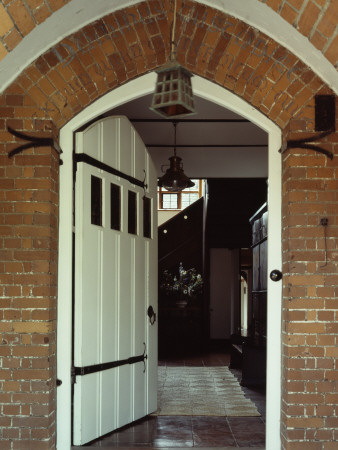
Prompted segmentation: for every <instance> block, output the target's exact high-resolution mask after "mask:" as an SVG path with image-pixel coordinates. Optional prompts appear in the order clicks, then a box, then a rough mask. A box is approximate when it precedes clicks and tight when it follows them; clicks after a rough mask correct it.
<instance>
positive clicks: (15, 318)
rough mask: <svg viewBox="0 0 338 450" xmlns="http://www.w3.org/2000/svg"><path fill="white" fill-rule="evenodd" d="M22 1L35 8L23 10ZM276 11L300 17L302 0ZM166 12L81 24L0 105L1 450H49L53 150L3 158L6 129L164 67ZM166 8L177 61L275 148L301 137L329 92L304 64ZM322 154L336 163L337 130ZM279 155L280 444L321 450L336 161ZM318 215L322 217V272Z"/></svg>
mask: <svg viewBox="0 0 338 450" xmlns="http://www.w3.org/2000/svg"><path fill="white" fill-rule="evenodd" d="M16 3H17V2H11V5H15V4H16ZM33 3H34V5H35V9H36V8H38V5H40V3H39V2H28V1H26V6H27V5H29V4H30V5H31V7H33V6H34V5H33ZM45 3H46V4H47V2H45ZM60 3H61V2H60ZM267 3H268V4H269V6H271V7H272V8H274V9H276V8H277V9H278V8H280V6H281V2H280V1H275V2H273V1H271V2H270V1H268V2H267ZM288 3H289V5H288V6H290V7H291V9H296V10H299V11H300V7H301V2H293V1H289V2H288ZM310 3H312V2H310ZM42 4H43V2H41V7H42ZM48 4H49V5H50V4H51V2H50V1H49V2H48ZM55 4H57V2H55ZM278 5H279V6H278ZM283 5H284V6H283V8H282V9H281V10H282V11H283V9H284V7H285V10H284V14H287V12H286V6H287V5H286V3H285V2H284V3H283ZM168 6H169V3H167V2H159V1H149V2H145V3H142V4H139V5H136V6H133V7H131V8H129V9H128V10H127V11H120V12H116V13H115V14H110V15H109V16H107V17H105V18H103V19H101V20H99V21H96V22H95V23H93V24H91V25H88V26H86V27H85V28H84V29H83V30H80V31H79V32H78V33H76V35H72V36H68V37H67V38H66V39H64V40H63V41H62V42H60V43H59V44H58V45H57V46H56V47H55V48H53V49H50V50H49V51H48V52H47V53H46V54H45V55H42V56H41V57H40V58H39V59H38V60H37V61H35V62H34V63H33V64H32V65H31V66H30V67H28V68H27V69H26V70H25V71H24V72H23V73H21V74H19V76H18V78H17V80H16V81H15V82H14V83H13V84H12V85H11V86H10V87H9V88H8V89H7V90H6V91H5V92H4V93H3V94H2V95H1V96H0V157H1V162H2V165H1V169H0V170H1V173H2V178H1V183H2V190H1V193H0V196H1V197H0V198H1V208H2V215H1V225H0V226H1V231H2V233H1V238H0V242H1V250H0V251H1V254H2V258H1V263H0V277H1V281H2V283H1V288H0V289H1V291H2V298H1V300H0V301H1V307H2V309H1V314H2V316H1V317H2V318H3V321H2V322H1V324H0V327H1V332H2V344H1V346H0V348H1V350H0V351H1V353H0V356H1V365H0V367H1V369H0V388H1V394H0V396H1V400H2V402H1V404H2V406H1V408H2V409H1V413H2V414H1V417H0V424H1V425H2V429H1V432H0V433H2V434H0V438H2V443H1V445H2V446H3V447H1V448H4V449H7V448H8V449H9V448H15V449H20V450H22V449H25V448H32V449H49V448H53V447H54V443H55V381H56V380H55V368H56V359H55V346H56V339H55V329H56V298H57V292H56V275H57V269H56V261H57V207H58V185H57V181H58V155H57V153H56V152H55V150H53V149H51V148H36V149H33V150H32V149H29V150H26V151H25V152H24V153H22V154H20V155H17V156H15V157H14V158H13V159H9V158H8V156H7V155H8V152H9V151H10V150H11V149H13V148H15V147H16V146H17V145H18V141H19V140H18V139H14V138H13V137H12V136H11V135H10V134H9V133H8V131H7V126H12V127H13V128H15V129H16V130H18V131H22V132H25V133H31V134H33V135H38V136H48V137H52V136H56V135H57V129H58V128H60V127H61V126H62V125H64V124H65V123H66V122H67V121H68V120H69V119H71V118H72V117H73V116H74V115H76V114H77V113H78V112H80V111H81V110H83V109H84V108H85V107H86V106H87V105H89V104H90V103H92V102H93V101H94V100H95V99H97V98H99V97H100V96H102V95H104V94H105V93H107V92H108V91H110V90H111V89H113V88H115V87H116V86H118V85H120V84H122V83H125V82H127V81H128V80H130V79H133V78H135V77H137V76H139V75H142V74H144V73H146V72H148V71H151V70H154V69H155V68H156V67H158V66H159V65H161V64H163V63H164V62H165V61H167V60H168V57H169V42H168V36H169V29H170V23H171V22H170V21H171V12H170V11H167V9H166V8H167V7H168ZM33 9H34V8H33ZM278 10H279V9H278ZM179 11H180V14H179V17H178V20H177V38H176V39H177V42H178V59H179V61H180V62H181V63H182V64H183V65H185V66H186V67H187V68H188V69H190V70H191V71H192V72H194V73H196V74H198V75H200V76H202V77H205V78H207V79H209V80H211V81H213V82H216V83H218V84H220V85H222V86H224V87H225V88H226V89H229V90H231V91H232V92H234V93H235V94H237V95H239V96H241V97H242V98H244V99H245V100H246V101H247V102H249V103H250V104H252V105H253V106H254V107H255V108H257V109H259V110H260V111H261V112H263V113H264V114H266V115H267V116H268V117H270V118H271V119H272V120H273V121H275V122H276V123H277V124H278V125H279V126H280V127H281V129H282V130H283V134H284V139H285V140H287V139H296V138H302V137H304V136H312V135H313V134H314V95H316V94H318V93H330V91H329V90H328V89H327V88H326V87H325V85H324V83H323V82H322V81H321V80H320V79H319V78H318V77H317V76H316V75H315V74H314V73H313V72H312V71H311V70H310V69H309V68H308V67H306V66H305V65H304V64H303V63H302V62H300V61H299V60H298V59H297V58H296V57H295V56H294V55H292V54H291V53H290V52H289V51H288V50H286V49H285V48H282V47H281V46H279V45H278V44H277V43H275V42H273V41H272V40H271V39H268V38H267V36H266V35H264V34H262V33H260V32H259V31H258V30H255V29H253V28H252V27H250V26H248V25H246V24H244V23H242V22H241V21H239V20H237V19H234V18H231V17H229V16H226V15H224V14H221V13H220V12H219V11H216V10H213V9H211V8H207V7H205V6H203V5H201V4H196V3H193V2H188V1H185V2H184V4H182V5H181V3H180V2H179ZM126 12H127V13H128V14H129V15H128V16H126V15H125V14H126ZM0 14H1V8H0ZM299 15H300V17H302V15H301V14H300V13H299ZM125 17H128V18H129V19H128V20H127V21H125ZM133 17H135V18H137V19H136V20H135V21H134V20H132V19H131V18H133ZM323 17H325V14H324V15H323ZM290 20H291V19H290ZM309 20H310V18H309ZM303 22H304V26H305V21H304V20H303ZM303 22H302V23H303ZM309 23H310V22H309ZM18 26H19V25H18ZM15 29H16V28H15ZM328 29H330V27H329V25H328ZM0 31H1V29H0ZM310 34H311V33H310ZM328 34H329V32H328V31H327V35H328ZM6 36H7V35H6ZM313 36H314V34H313ZM322 145H323V146H325V148H327V149H329V150H331V151H332V152H334V153H335V154H337V146H338V138H337V133H335V134H333V135H332V136H330V137H328V138H326V139H325V140H324V143H323V144H322ZM282 159H283V271H284V274H285V275H284V278H283V280H284V281H283V284H284V290H283V326H282V329H283V349H282V356H283V398H282V405H283V408H282V438H283V448H285V449H288V450H289V449H292V450H299V449H303V448H305V447H306V448H309V449H315V450H317V449H325V450H327V449H329V450H331V449H333V448H334V447H333V446H334V445H336V444H335V442H334V441H333V440H334V439H336V440H337V439H338V436H337V435H335V433H336V434H337V431H336V430H335V429H334V428H337V423H335V414H336V413H337V412H336V411H335V408H336V406H335V404H334V403H337V401H336V400H337V398H336V380H337V375H336V371H335V369H336V357H337V353H336V348H335V346H336V345H337V342H336V339H337V325H336V319H337V317H336V310H335V309H334V306H335V297H336V296H337V288H336V286H337V275H336V273H337V262H336V261H337V252H336V235H337V230H338V226H337V225H338V224H337V219H336V216H337V214H336V212H337V211H336V210H337V206H336V205H337V182H336V180H337V175H338V174H337V170H338V165H337V161H336V157H335V158H334V159H333V160H332V161H331V160H329V159H328V158H326V157H325V156H323V155H319V154H317V153H315V152H313V151H311V150H300V149H293V150H288V151H287V152H285V153H284V154H283V157H282ZM322 217H327V218H328V219H329V222H328V226H327V228H326V232H327V250H328V251H327V260H328V264H327V265H326V266H325V267H322V266H323V265H324V262H325V255H324V245H325V241H324V234H323V232H324V230H323V227H322V226H320V225H319V223H320V219H321V218H322ZM277 351H278V349H277Z"/></svg>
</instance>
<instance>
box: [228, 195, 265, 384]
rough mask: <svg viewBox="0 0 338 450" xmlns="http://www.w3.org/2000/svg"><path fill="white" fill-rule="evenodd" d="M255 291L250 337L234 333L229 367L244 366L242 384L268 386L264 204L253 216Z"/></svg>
mask: <svg viewBox="0 0 338 450" xmlns="http://www.w3.org/2000/svg"><path fill="white" fill-rule="evenodd" d="M250 224H251V227H252V294H251V317H250V318H249V319H251V320H249V323H251V329H250V333H249V336H246V337H243V336H237V335H233V336H232V349H231V363H230V367H233V368H241V369H242V378H241V384H242V386H253V385H260V386H263V385H265V382H266V324H267V243H268V211H267V205H266V204H264V205H263V206H262V207H261V208H260V209H259V210H258V211H257V212H256V213H255V214H254V215H253V216H252V217H251V219H250Z"/></svg>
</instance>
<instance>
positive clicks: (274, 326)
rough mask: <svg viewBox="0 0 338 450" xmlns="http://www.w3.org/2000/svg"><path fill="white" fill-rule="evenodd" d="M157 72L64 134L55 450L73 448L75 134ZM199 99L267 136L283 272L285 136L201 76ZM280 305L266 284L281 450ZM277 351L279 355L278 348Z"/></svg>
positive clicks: (274, 432) (141, 89)
mask: <svg viewBox="0 0 338 450" xmlns="http://www.w3.org/2000/svg"><path fill="white" fill-rule="evenodd" d="M155 82H156V74H155V73H153V72H152V73H149V74H146V75H143V76H141V77H139V78H137V79H135V80H132V81H130V82H128V83H126V84H125V85H123V86H120V87H118V88H116V89H114V90H113V91H111V92H109V93H108V94H106V95H105V96H103V97H101V98H100V99H98V100H97V101H95V102H94V103H92V104H91V105H89V106H88V107H87V108H85V109H84V110H83V111H81V112H80V113H79V114H78V115H77V116H75V117H74V118H73V119H72V120H70V121H69V122H68V123H67V124H66V125H65V126H64V127H63V128H62V129H61V130H60V146H61V148H62V150H63V153H62V155H61V159H62V162H63V164H62V165H61V166H60V209H59V211H60V212H59V251H58V257H59V260H58V267H59V269H58V306H57V310H58V316H57V378H58V379H59V380H62V384H61V385H60V386H59V387H58V391H57V449H58V450H64V449H69V448H71V360H72V358H71V352H72V348H71V347H72V344H71V343H72V233H73V146H74V132H75V131H76V130H77V129H79V128H80V127H82V126H83V125H85V124H87V123H88V122H89V121H91V120H93V119H95V118H97V117H98V116H99V115H101V114H103V113H105V112H107V111H109V110H110V109H112V108H115V107H118V106H120V105H121V104H123V103H127V102H129V101H131V100H134V99H136V98H138V97H142V96H144V95H147V94H149V93H151V92H153V90H154V86H155ZM192 83H193V90H194V92H195V94H196V95H199V96H200V97H202V98H204V99H206V100H209V101H212V102H214V103H216V104H218V105H220V106H223V107H225V108H228V109H230V110H232V111H234V112H236V113H237V114H240V115H241V116H243V117H245V118H247V119H249V120H250V121H252V122H253V123H255V124H256V125H257V126H259V127H260V128H262V129H264V130H265V131H266V132H267V133H268V135H269V150H268V155H269V156H268V167H269V189H268V209H269V239H268V255H269V257H268V273H270V272H271V270H273V269H278V270H281V267H282V253H281V247H282V245H281V201H282V191H281V155H280V153H279V152H278V150H279V149H280V148H281V141H282V133H281V130H280V128H279V127H278V126H277V125H276V124H275V123H273V122H272V121H271V120H270V119H268V118H267V117H266V116H264V115H263V114H262V113H260V112H259V111H258V110H256V109H254V108H253V107H252V106H251V105H249V104H248V103H246V102H245V101H244V100H243V99H241V98H239V97H237V96H236V95H235V94H233V93H231V92H229V91H227V90H226V89H224V88H223V87H221V86H218V85H216V84H214V83H212V82H210V81H208V80H205V79H203V78H201V77H199V76H194V77H193V79H192ZM281 305H282V283H281V282H277V283H273V282H272V281H271V280H270V279H269V280H268V316H267V327H268V339H267V400H266V406H267V414H266V449H267V450H275V449H280V405H281ZM277 349H279V351H278V350H277Z"/></svg>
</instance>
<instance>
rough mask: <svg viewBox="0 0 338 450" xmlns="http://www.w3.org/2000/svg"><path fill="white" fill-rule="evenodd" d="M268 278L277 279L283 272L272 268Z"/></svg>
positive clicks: (280, 277) (279, 278)
mask: <svg viewBox="0 0 338 450" xmlns="http://www.w3.org/2000/svg"><path fill="white" fill-rule="evenodd" d="M270 278H271V280H272V281H279V280H281V279H282V278H283V274H282V272H281V271H280V270H273V271H272V272H271V273H270Z"/></svg>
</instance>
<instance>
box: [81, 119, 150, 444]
mask: <svg viewBox="0 0 338 450" xmlns="http://www.w3.org/2000/svg"><path fill="white" fill-rule="evenodd" d="M76 153H77V154H80V153H83V154H85V155H88V156H90V157H92V158H95V159H96V160H98V161H99V162H101V163H104V164H106V165H108V166H110V167H112V168H113V169H117V170H120V171H121V172H123V173H124V175H127V176H132V177H135V178H137V180H139V181H141V182H142V181H143V180H144V179H145V178H146V185H147V187H145V188H143V187H140V186H139V185H138V184H137V183H136V181H135V183H136V184H133V182H131V181H130V180H128V179H125V178H124V175H123V174H121V175H119V174H115V173H114V172H113V173H111V171H110V169H109V168H107V167H106V166H102V165H100V164H98V165H97V164H96V163H95V162H93V161H89V160H88V159H83V158H82V159H78V160H77V161H78V162H77V170H76V184H75V295H74V297H75V298H74V364H73V365H74V370H73V372H74V373H75V374H76V376H75V384H74V398H73V404H74V415H73V428H74V430H73V443H74V445H82V444H84V443H87V442H89V441H91V440H93V439H96V438H97V437H99V436H101V435H103V434H106V433H108V432H110V431H112V430H114V429H116V428H119V427H121V426H123V425H126V424H127V423H129V422H132V421H134V420H137V419H139V418H141V417H143V416H145V415H146V414H149V413H151V412H153V411H154V410H156V408H157V323H156V322H155V324H151V323H150V322H149V319H148V317H147V309H148V306H149V305H150V304H151V305H152V306H153V308H154V310H155V311H157V240H156V233H155V228H154V227H155V225H156V222H155V215H154V205H155V201H154V199H155V198H156V197H155V196H156V172H155V169H154V167H153V165H152V162H151V160H150V158H149V156H148V153H147V150H146V148H145V146H144V144H143V143H142V141H141V139H140V138H139V136H138V135H137V133H136V132H135V130H134V129H133V127H132V126H131V124H130V122H129V121H128V120H127V119H126V118H123V117H114V118H108V119H104V120H102V121H99V122H97V123H95V124H93V125H91V126H90V127H89V128H88V129H87V130H85V131H83V132H80V133H78V134H77V136H76ZM82 156H83V155H82ZM93 176H94V177H96V178H98V179H99V180H101V187H102V189H101V190H102V195H101V197H102V205H101V209H100V205H96V206H97V207H95V211H99V212H100V211H101V213H100V214H101V215H100V217H102V220H98V221H95V223H98V225H95V224H93V223H92V222H93V221H92V203H93V197H92V194H91V180H92V177H93ZM99 184H100V183H99ZM112 184H114V185H115V186H118V187H119V189H120V195H119V197H120V212H121V215H120V229H117V230H116V229H112V227H111V208H113V207H114V205H116V198H115V197H114V198H115V203H114V204H113V205H112V201H111V193H112V190H111V185H112ZM128 191H131V192H133V193H135V194H136V199H137V202H136V204H137V209H136V211H137V215H136V216H137V227H136V233H135V234H131V233H129V232H128ZM144 195H146V196H147V197H148V198H150V199H151V202H152V238H151V239H149V238H144V237H143V201H142V198H143V196H144ZM117 197H118V196H117ZM98 198H99V196H98ZM145 356H146V357H147V358H146V359H145V358H144V357H145ZM135 357H138V358H137V360H135ZM130 358H134V359H130ZM126 360H127V361H126ZM104 363H113V367H110V366H109V368H108V369H107V368H104V370H102V367H101V365H102V364H104ZM95 365H100V366H99V367H94V369H92V368H90V369H88V367H86V366H95ZM87 370H98V371H97V372H95V373H87V372H86V371H87Z"/></svg>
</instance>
